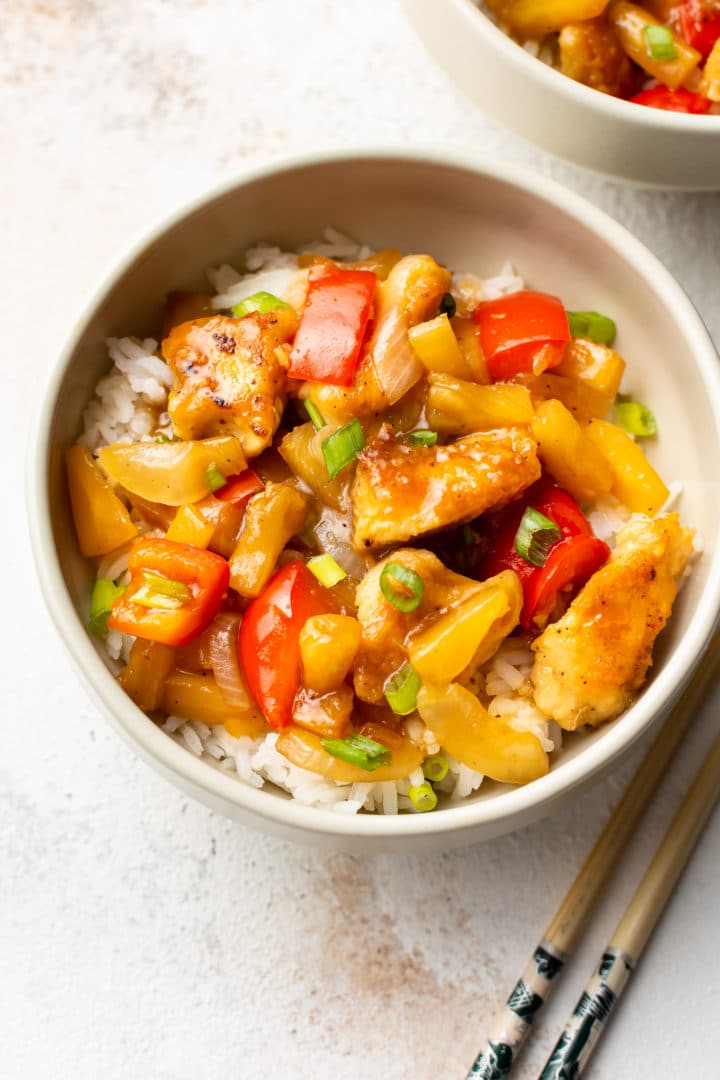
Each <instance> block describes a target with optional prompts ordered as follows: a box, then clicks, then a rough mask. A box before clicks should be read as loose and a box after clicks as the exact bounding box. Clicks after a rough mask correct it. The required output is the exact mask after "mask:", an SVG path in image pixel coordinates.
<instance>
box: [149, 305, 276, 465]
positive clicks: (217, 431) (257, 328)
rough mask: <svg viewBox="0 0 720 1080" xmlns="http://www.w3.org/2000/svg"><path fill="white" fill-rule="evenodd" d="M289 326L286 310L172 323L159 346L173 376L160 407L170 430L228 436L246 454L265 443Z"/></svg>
mask: <svg viewBox="0 0 720 1080" xmlns="http://www.w3.org/2000/svg"><path fill="white" fill-rule="evenodd" d="M295 326H296V315H295V313H294V312H293V311H292V310H291V309H289V308H283V309H282V310H281V311H271V312H269V313H268V314H267V315H260V314H258V313H253V314H251V315H246V316H245V318H243V319H233V318H230V317H229V316H227V315H213V316H211V317H210V318H207V319H193V320H191V321H190V322H184V323H181V325H180V326H176V327H175V328H174V329H173V330H172V331H171V333H170V334H169V336H168V337H166V338H165V340H164V341H163V343H162V354H163V356H164V357H165V359H166V360H167V362H168V364H169V365H170V367H171V368H172V371H173V374H174V376H175V383H174V387H173V390H172V392H171V394H170V399H169V405H168V408H169V411H170V417H171V419H172V423H173V429H174V431H175V434H176V435H177V436H178V437H179V438H181V439H205V438H208V437H210V436H212V435H236V436H237V437H238V438H239V439H240V442H241V443H242V446H243V450H244V451H245V456H246V457H256V456H257V455H258V454H260V453H261V452H262V451H263V450H264V449H265V448H266V447H268V446H270V444H271V443H272V438H273V435H274V434H275V431H276V429H277V426H278V423H279V421H280V416H281V414H282V410H283V408H284V405H285V381H286V377H285V369H284V367H283V366H282V364H281V363H280V361H279V359H278V355H277V349H278V347H279V346H281V345H283V344H285V343H286V342H287V341H289V339H290V337H291V336H292V333H293V332H294V330H295Z"/></svg>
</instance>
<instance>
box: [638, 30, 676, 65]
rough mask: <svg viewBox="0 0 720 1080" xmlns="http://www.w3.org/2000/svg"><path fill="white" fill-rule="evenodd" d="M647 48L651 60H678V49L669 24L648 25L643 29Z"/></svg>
mask: <svg viewBox="0 0 720 1080" xmlns="http://www.w3.org/2000/svg"><path fill="white" fill-rule="evenodd" d="M643 37H644V39H645V50H646V52H647V54H648V56H649V57H650V59H651V60H677V49H676V48H675V42H674V40H673V35H672V30H671V29H670V27H669V26H654V25H652V26H650V25H648V26H646V27H645V28H644V29H643Z"/></svg>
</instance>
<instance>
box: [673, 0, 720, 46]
mask: <svg viewBox="0 0 720 1080" xmlns="http://www.w3.org/2000/svg"><path fill="white" fill-rule="evenodd" d="M675 19H676V21H677V23H678V29H679V30H680V34H681V35H682V37H683V38H684V39H685V41H687V43H688V45H691V46H692V48H693V49H697V51H698V52H699V53H700V54H701V55H702V56H703V58H707V57H708V56H709V55H710V53H711V52H712V49H713V45H714V44H715V42H716V41H717V39H718V38H720V11H717V10H716V11H715V12H712V11H710V10H709V9H708V7H707V5H704V4H702V3H699V2H698V0H685V2H684V3H682V4H680V5H679V7H678V8H676V9H675Z"/></svg>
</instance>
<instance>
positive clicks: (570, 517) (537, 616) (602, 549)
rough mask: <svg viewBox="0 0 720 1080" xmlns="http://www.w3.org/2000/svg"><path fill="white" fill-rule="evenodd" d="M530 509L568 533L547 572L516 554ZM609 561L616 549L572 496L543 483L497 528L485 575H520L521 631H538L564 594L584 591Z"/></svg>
mask: <svg viewBox="0 0 720 1080" xmlns="http://www.w3.org/2000/svg"><path fill="white" fill-rule="evenodd" d="M528 506H532V507H534V508H535V509H536V510H539V511H540V513H541V514H544V515H545V516H546V517H548V518H550V520H551V521H554V522H555V524H556V525H557V526H558V528H559V529H560V532H561V533H562V539H561V540H558V541H557V542H556V543H555V544H554V545H553V546H552V547H551V549H550V553H549V555H548V558H547V560H546V562H545V565H544V566H533V564H532V563H529V562H528V561H527V560H526V559H524V558H523V557H522V555H520V553H519V552H517V551H516V550H515V535H516V533H517V530H518V526H519V525H520V521H521V519H522V516H523V514H524V513H525V510H526V509H527V507H528ZM609 555H610V548H609V547H608V546H607V544H606V543H605V542H604V541H603V540H598V538H597V537H596V536H593V533H592V528H591V527H590V522H589V521H588V520H587V518H586V517H585V515H584V514H583V512H582V510H581V509H580V507H579V506H578V504H577V503H576V502H575V500H574V499H573V497H572V495H569V494H568V492H567V491H564V490H563V488H560V487H558V486H557V484H554V483H553V482H552V481H550V480H540V481H538V483H537V484H534V485H533V486H532V487H531V488H529V489H528V490H527V491H526V492H525V494H524V495H523V497H522V498H521V499H518V500H517V501H516V502H514V503H512V504H511V505H510V506H508V507H506V509H505V510H503V511H502V512H501V513H500V514H499V515H497V516H496V517H495V519H494V521H492V522H491V526H490V536H489V549H488V551H487V553H486V554H485V556H484V557H483V558H482V559H481V563H480V567H479V572H480V575H481V576H482V577H483V578H485V577H493V576H494V575H495V574H499V573H500V571H501V570H514V571H515V573H516V574H517V575H518V577H519V578H520V583H521V584H522V587H523V596H524V603H523V609H522V612H521V615H520V625H521V626H522V627H523V628H524V629H525V630H532V629H536V628H537V626H538V625H541V624H542V623H543V622H544V621H545V620H546V619H547V617H548V616H549V615H550V613H551V612H552V609H553V608H554V606H555V602H556V600H557V596H558V593H559V592H560V591H561V590H562V589H564V588H566V587H567V586H568V585H576V586H580V585H584V584H585V582H586V581H587V579H588V578H589V577H590V576H591V575H592V574H594V573H595V571H596V570H598V569H599V568H600V567H601V566H602V565H603V564H604V563H605V562H607V559H608V557H609Z"/></svg>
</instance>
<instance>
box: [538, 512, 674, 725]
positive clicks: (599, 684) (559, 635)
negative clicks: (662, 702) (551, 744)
mask: <svg viewBox="0 0 720 1080" xmlns="http://www.w3.org/2000/svg"><path fill="white" fill-rule="evenodd" d="M692 538H693V532H692V530H690V529H685V528H683V527H682V526H681V525H680V520H679V518H678V515H677V514H664V515H663V516H662V517H658V518H648V517H644V516H642V517H641V516H636V517H634V518H633V519H632V521H630V523H629V524H628V525H626V526H625V528H624V529H622V530H621V531H620V532H619V533H618V538H617V546H616V547H615V550H614V551H613V553H612V555H611V556H610V560H609V562H607V563H606V564H605V566H603V567H602V568H601V569H600V570H598V571H597V573H595V574H593V576H592V577H591V578H590V580H589V581H588V583H587V584H586V585H585V587H584V588H583V589H581V591H580V592H579V593H578V595H577V596H576V597H575V599H574V600H573V602H572V603H571V604H570V607H569V608H568V610H567V611H566V612H565V614H564V615H563V617H562V618H561V619H558V621H557V622H554V623H551V624H550V626H548V627H547V628H546V629H545V630H544V631H543V633H542V634H541V635H540V637H539V638H537V639H536V641H534V642H533V645H532V648H533V650H534V652H535V663H534V666H533V669H532V672H531V680H532V682H533V684H534V686H535V701H536V703H537V706H538V708H540V709H542V711H543V712H544V713H546V714H547V715H548V716H550V717H552V719H553V720H557V722H558V723H559V724H560V726H561V727H563V728H565V730H566V731H574V730H575V729H576V728H578V727H580V726H581V725H582V724H592V725H597V724H601V723H602V722H603V721H605V720H610V719H612V718H613V717H614V716H617V715H618V714H619V713H621V712H622V711H623V709H625V708H626V707H627V706H628V705H629V703H630V701H631V699H632V696H633V693H634V692H635V691H636V690H639V688H640V687H641V686H642V684H643V682H644V681H645V676H646V674H647V671H648V668H649V667H650V665H651V664H652V650H653V645H654V644H655V639H656V638H657V636H658V634H659V633H660V631H661V630H662V628H663V627H664V626H665V623H666V622H667V620H668V618H669V617H670V612H671V610H672V605H673V601H674V600H675V595H676V593H677V586H676V582H677V579H678V578H679V577H680V575H681V574H682V572H683V570H684V569H685V566H686V564H687V561H688V558H689V557H690V554H691V551H692Z"/></svg>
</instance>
